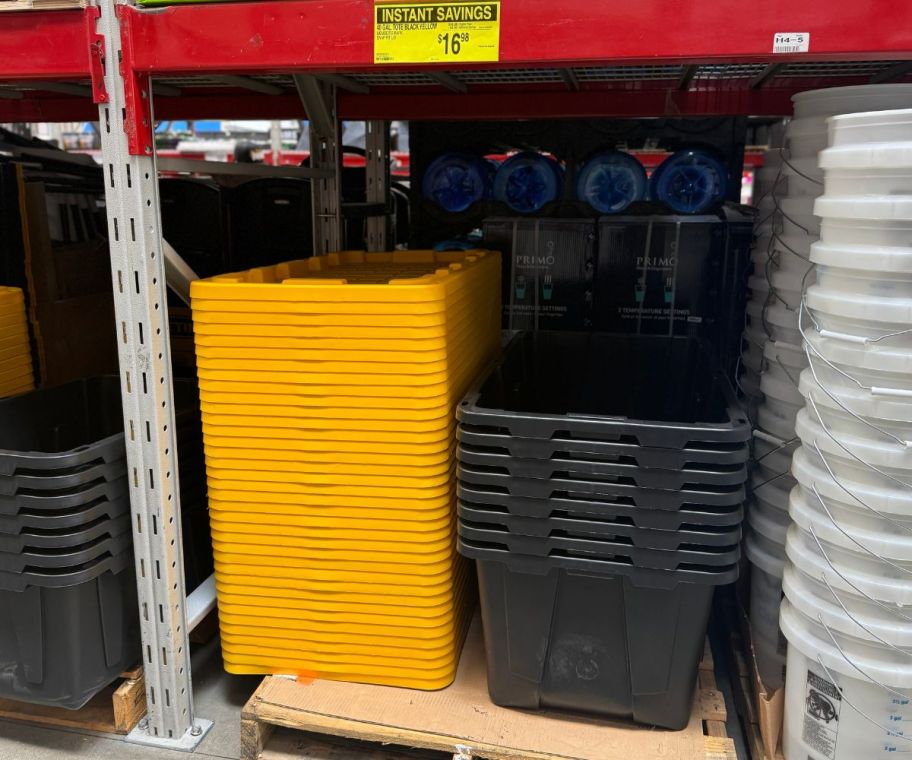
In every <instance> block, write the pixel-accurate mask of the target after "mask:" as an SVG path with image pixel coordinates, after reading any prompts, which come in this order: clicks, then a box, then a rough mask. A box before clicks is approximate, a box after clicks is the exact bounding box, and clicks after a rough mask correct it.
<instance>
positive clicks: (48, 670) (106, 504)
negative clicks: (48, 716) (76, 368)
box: [0, 376, 213, 709]
mask: <svg viewBox="0 0 912 760" xmlns="http://www.w3.org/2000/svg"><path fill="white" fill-rule="evenodd" d="M120 383H121V380H120V378H119V377H116V376H115V377H98V378H90V379H85V380H79V381H75V382H72V383H69V384H67V385H62V386H58V387H55V388H49V389H45V390H39V391H33V392H30V393H27V394H23V395H21V396H15V397H12V398H7V399H3V400H0V697H4V698H9V699H16V700H20V701H26V702H36V703H39V704H47V705H54V706H59V707H66V708H70V709H77V708H79V707H81V706H82V705H83V704H84V703H85V702H87V701H88V700H89V699H90V698H91V697H92V696H93V695H94V694H95V693H97V692H98V690H99V689H101V688H103V687H105V686H106V685H107V684H109V683H110V682H111V681H112V680H113V679H114V678H116V677H117V676H118V675H119V674H120V673H121V672H122V671H124V670H126V669H128V668H130V667H132V666H133V665H134V664H136V663H137V662H138V661H139V659H140V641H139V634H138V614H139V613H138V610H137V604H136V580H135V576H134V558H133V551H132V546H133V535H132V531H133V521H132V518H131V515H130V503H129V481H128V472H127V463H126V458H125V446H124V432H123V415H122V409H121V396H120V394H121V390H120ZM174 393H175V406H176V414H175V423H176V433H177V439H178V467H179V475H180V493H181V502H182V510H181V516H182V525H183V538H184V541H183V545H184V552H185V556H186V558H187V561H186V563H185V565H186V572H185V576H186V579H187V581H188V585H189V588H192V587H193V586H195V585H196V584H197V583H199V582H200V581H202V580H203V579H205V577H207V576H208V575H209V574H210V573H211V571H212V564H213V560H212V548H211V544H210V541H209V531H208V524H207V523H208V513H207V508H206V507H207V505H206V485H205V474H204V456H203V448H202V430H201V423H200V412H199V401H198V392H197V390H196V387H195V384H194V383H193V382H189V381H183V382H179V383H177V384H176V385H175V389H174Z"/></svg>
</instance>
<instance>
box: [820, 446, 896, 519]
mask: <svg viewBox="0 0 912 760" xmlns="http://www.w3.org/2000/svg"><path fill="white" fill-rule="evenodd" d="M813 443H814V449H815V451H816V452H817V456H819V457H820V461H822V462H823V466H824V467H825V468H826V471H827V472H828V473H829V475H830V477H831V478H832V479H833V482H834V483H835V484H836V486H837V487H838V488H839V489H840V490H841V491H842V492H843V493H845V494H846V495H847V496H848V497H849V498H851V499H854V500H855V501H856V502H857V503H858V504H859V505H860V506H862V507H864V508H865V509H867V510H868V511H869V512H870V513H871V514H874V515H877V517H879V518H880V519H881V520H885V521H886V522H888V523H890V524H891V525H893V526H894V527H896V528H899V529H900V530H902V531H905V532H906V533H912V526H908V525H904V524H903V523H901V522H899V521H897V520H894V519H893V518H892V517H890V515H887V514H884V513H883V512H881V511H880V510H877V509H874V507H872V506H871V505H870V504H868V503H867V502H866V501H865V500H864V499H862V498H861V497H860V496H858V495H857V494H856V493H854V492H853V491H851V490H850V489H849V488H848V487H847V486H845V485H844V484H843V482H842V481H841V480H840V479H839V477H838V476H837V475H836V473H835V472H833V469H832V468H831V467H830V463H829V462H828V461H827V458H826V456H825V455H824V453H823V452H822V451H821V450H820V446H819V445H818V444H817V441H814V442H813Z"/></svg>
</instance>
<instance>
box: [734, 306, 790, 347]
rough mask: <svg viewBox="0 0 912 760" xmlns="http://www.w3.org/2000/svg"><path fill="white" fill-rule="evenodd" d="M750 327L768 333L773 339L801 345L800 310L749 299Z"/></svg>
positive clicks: (747, 308) (753, 330)
mask: <svg viewBox="0 0 912 760" xmlns="http://www.w3.org/2000/svg"><path fill="white" fill-rule="evenodd" d="M745 311H746V313H747V318H748V329H749V330H751V332H754V333H757V332H763V333H766V334H767V335H768V336H769V337H771V338H772V339H773V340H777V341H780V342H782V343H790V344H792V345H796V346H799V345H801V340H802V338H801V333H800V332H799V331H798V312H797V311H796V310H790V309H787V308H786V307H785V306H781V305H776V304H771V305H766V306H764V305H762V304H760V303H758V302H757V301H748V303H747V307H746V310H745Z"/></svg>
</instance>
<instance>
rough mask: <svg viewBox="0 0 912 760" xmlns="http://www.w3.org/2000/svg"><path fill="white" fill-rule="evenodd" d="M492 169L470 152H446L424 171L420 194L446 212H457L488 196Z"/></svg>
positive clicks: (483, 160)
mask: <svg viewBox="0 0 912 760" xmlns="http://www.w3.org/2000/svg"><path fill="white" fill-rule="evenodd" d="M491 174H492V171H491V167H490V165H489V163H488V162H487V161H486V160H485V159H483V158H479V157H477V156H472V155H469V154H467V153H443V154H441V155H439V156H437V158H435V159H434V160H433V161H431V163H430V165H429V166H428V168H427V169H426V170H425V172H424V177H423V178H422V180H421V194H422V195H423V196H424V197H425V198H427V199H428V200H430V201H433V202H434V203H436V204H437V205H438V206H440V208H442V209H443V210H444V211H449V212H451V213H458V212H460V211H465V210H466V209H467V208H468V207H469V206H471V205H472V204H473V203H476V202H477V201H480V200H482V199H483V198H485V197H487V196H488V195H489V189H490V186H491Z"/></svg>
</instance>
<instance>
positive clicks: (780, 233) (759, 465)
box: [741, 85, 912, 760]
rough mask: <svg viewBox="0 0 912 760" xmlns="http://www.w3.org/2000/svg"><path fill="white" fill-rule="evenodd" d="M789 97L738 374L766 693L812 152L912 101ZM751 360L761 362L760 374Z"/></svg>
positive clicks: (779, 583)
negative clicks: (830, 125) (833, 125)
mask: <svg viewBox="0 0 912 760" xmlns="http://www.w3.org/2000/svg"><path fill="white" fill-rule="evenodd" d="M793 102H794V115H795V118H794V119H793V120H792V121H791V122H790V123H789V125H788V128H787V130H786V136H785V144H784V147H783V149H781V150H778V151H770V155H768V158H767V159H766V160H765V163H764V170H763V171H764V174H763V175H761V176H760V178H759V179H760V188H759V192H760V193H761V194H762V193H764V192H765V195H763V197H761V198H760V200H759V203H758V206H759V210H760V216H759V220H758V225H757V227H756V229H755V239H756V243H755V246H754V249H753V252H752V258H753V263H754V276H753V277H752V278H751V280H750V286H751V291H752V300H751V301H750V302H749V303H748V307H747V326H746V330H745V338H746V341H745V345H746V346H747V349H746V351H745V353H744V355H743V357H742V362H743V365H744V367H745V374H744V376H743V377H742V378H741V384H742V387H743V388H744V390H745V391H747V392H748V393H750V390H751V383H752V382H753V383H755V384H756V387H757V389H758V390H760V391H761V392H762V395H761V397H760V399H761V400H760V402H759V404H758V405H757V406H756V407H755V410H754V420H755V440H754V458H755V461H756V470H755V473H754V475H753V478H752V486H753V489H752V490H753V498H752V502H751V505H750V512H749V514H748V522H749V530H748V531H747V536H746V539H745V554H746V555H747V558H748V560H749V561H750V563H751V566H752V567H751V602H750V618H751V628H752V634H753V642H752V643H753V647H754V653H755V655H756V658H757V666H758V670H759V673H760V677H761V680H762V681H763V683H764V684H765V685H766V686H767V688H768V689H769V690H771V691H772V690H775V689H778V688H781V687H782V686H783V684H784V674H785V665H786V640H785V638H784V637H783V636H782V632H781V630H780V627H779V622H778V620H779V617H778V614H777V611H778V610H779V605H780V600H781V598H782V588H783V574H784V571H785V565H786V534H787V531H788V528H789V525H790V518H789V493H790V491H791V490H792V488H793V487H794V486H795V485H796V481H795V479H794V478H793V477H792V475H790V474H789V470H790V465H791V460H792V454H793V452H794V451H795V449H796V448H797V446H798V437H797V435H796V418H797V416H798V413H799V411H800V410H801V409H802V407H803V406H804V404H805V400H804V397H803V395H802V393H801V389H800V388H799V377H800V376H801V374H802V370H803V369H804V368H805V367H807V366H808V359H807V356H806V353H805V350H804V348H803V345H802V336H801V331H800V328H801V324H800V321H799V316H800V313H801V303H802V292H803V291H804V290H805V288H806V287H807V286H808V285H810V284H812V283H813V282H814V263H815V262H814V261H813V256H812V255H811V251H812V244H814V242H815V241H816V240H817V238H818V236H819V234H820V229H821V227H820V220H819V219H818V218H817V217H816V216H815V215H814V204H815V200H816V198H817V197H818V196H819V195H821V193H822V192H823V189H824V187H823V182H824V172H823V170H822V169H821V168H820V167H818V153H819V152H820V151H821V150H823V149H825V148H826V146H827V124H826V122H827V120H828V118H829V117H830V116H833V115H835V114H840V113H848V112H855V111H864V110H881V109H888V108H896V107H899V106H902V105H905V104H912V87H910V86H908V85H875V86H862V87H840V88H832V89H828V90H816V91H811V92H806V93H801V94H799V95H796V96H795V97H794V98H793ZM910 245H912V242H910ZM754 368H759V370H760V374H759V377H757V376H756V375H755V374H753V373H752V369H754ZM910 620H912V613H910ZM801 760H806V758H801Z"/></svg>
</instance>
